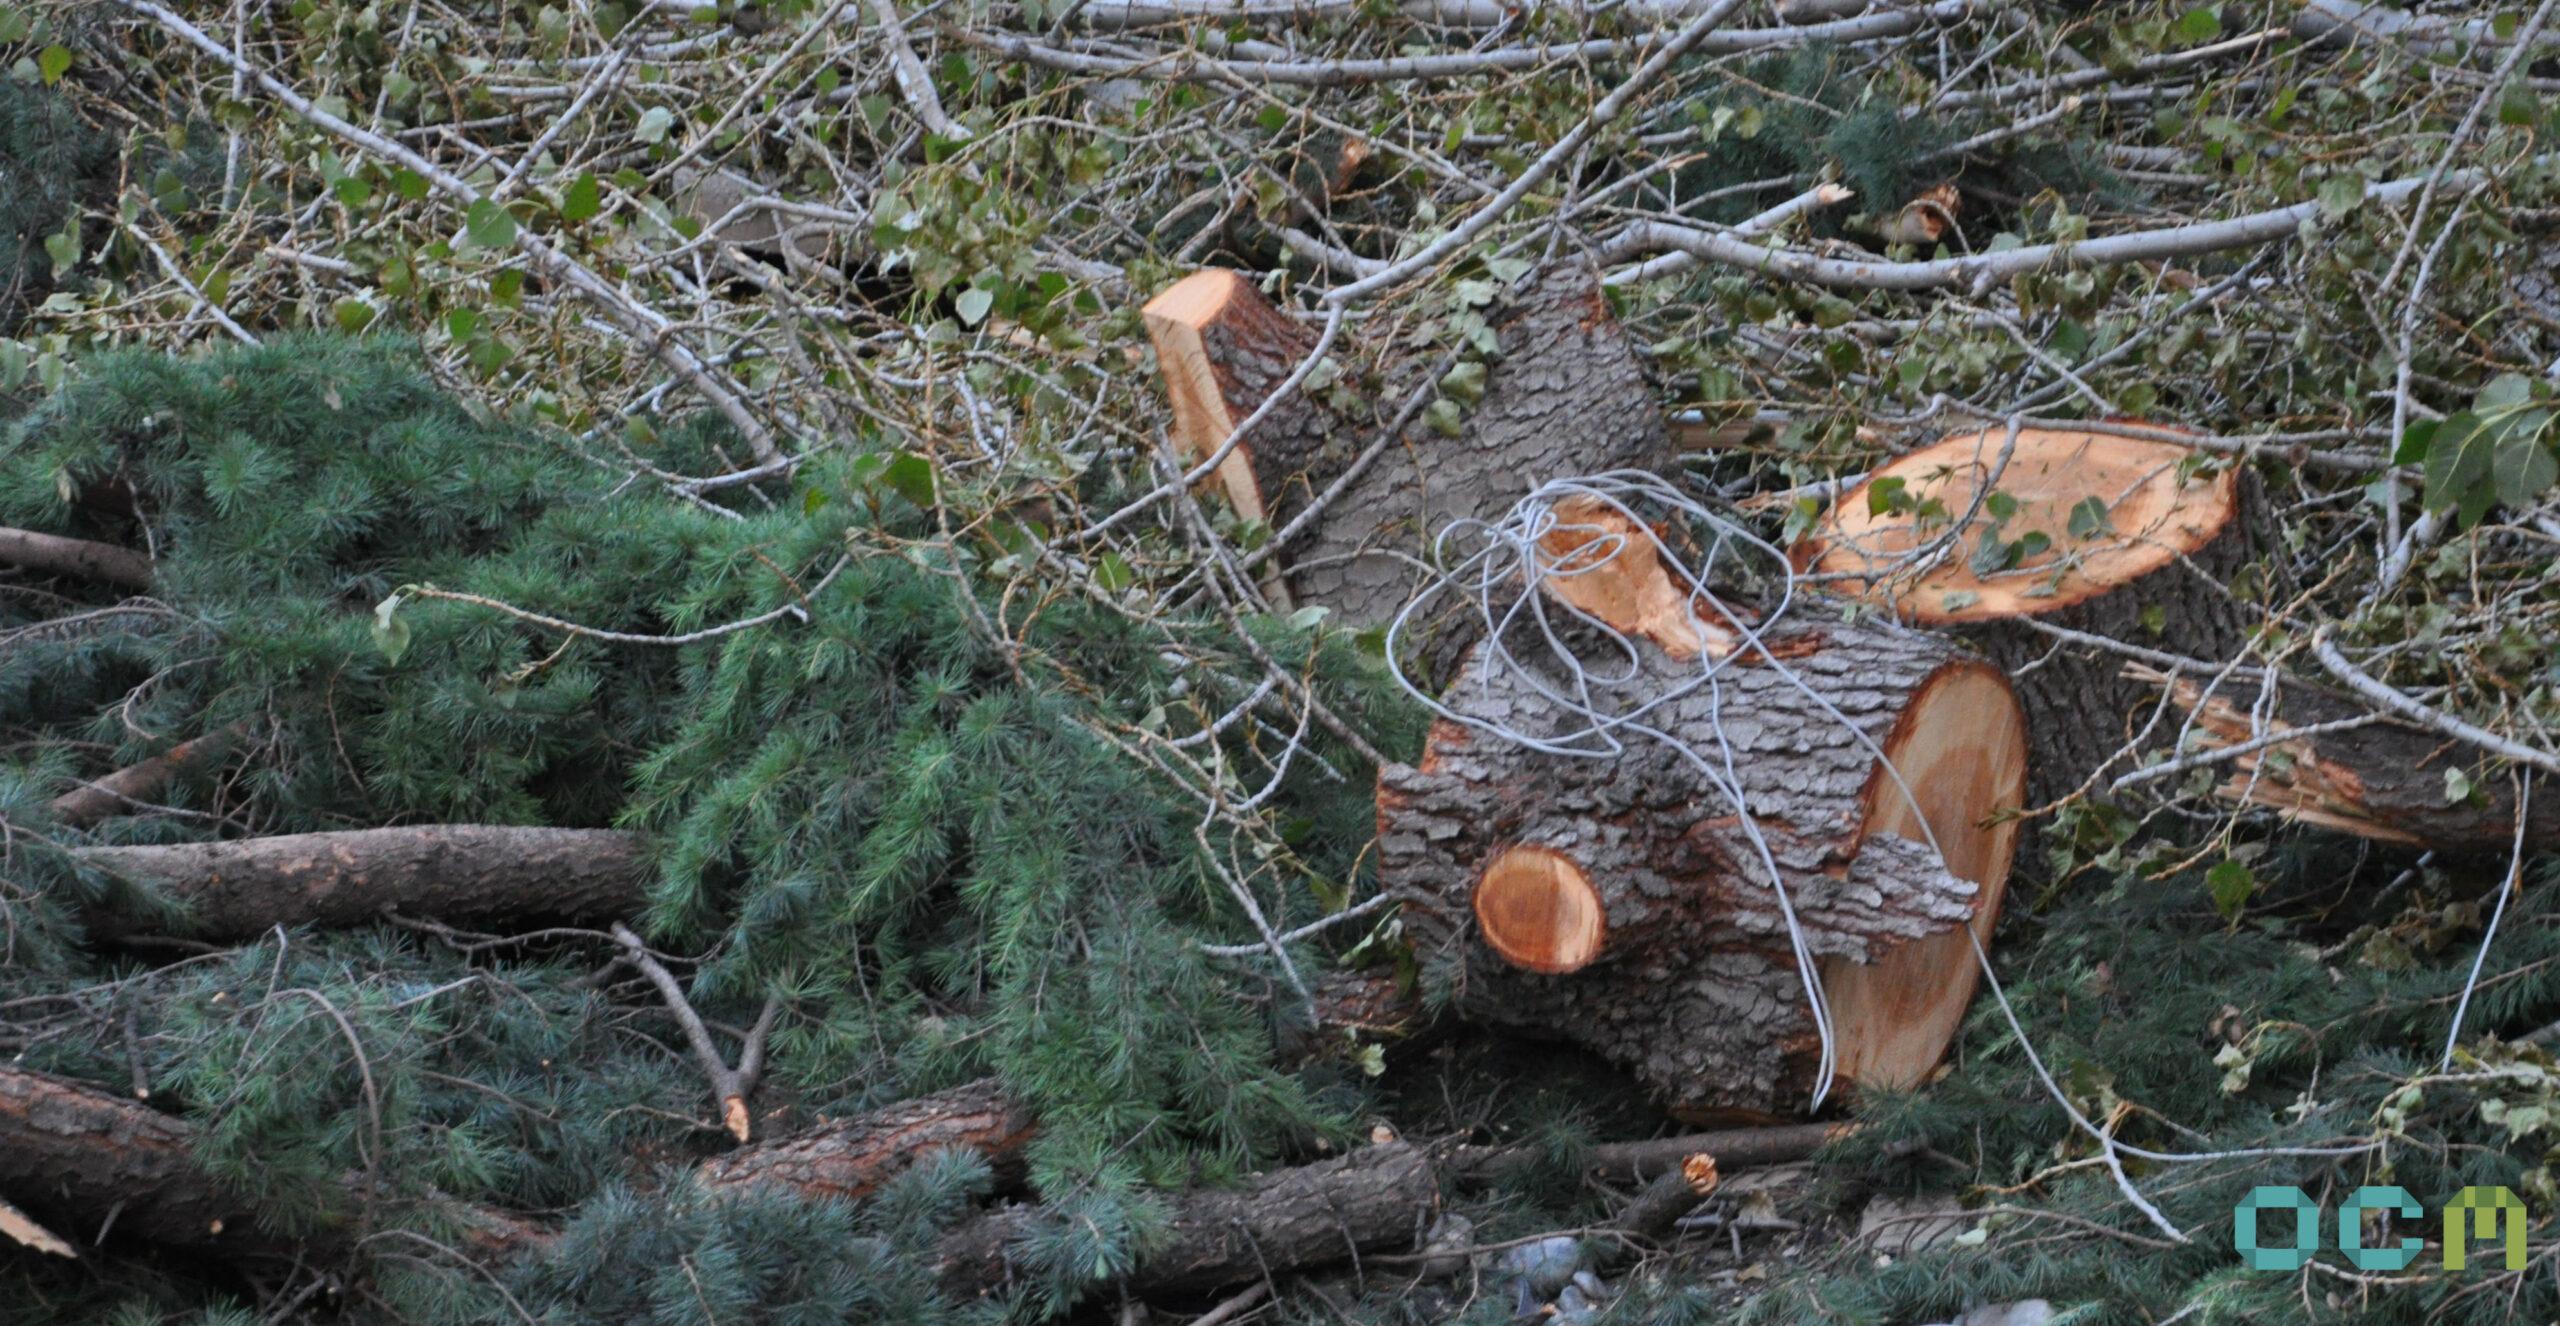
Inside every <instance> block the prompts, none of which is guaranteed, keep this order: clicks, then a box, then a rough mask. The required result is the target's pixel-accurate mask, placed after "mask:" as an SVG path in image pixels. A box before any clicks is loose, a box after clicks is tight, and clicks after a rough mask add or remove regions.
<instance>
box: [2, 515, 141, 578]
mask: <svg viewBox="0 0 2560 1326" xmlns="http://www.w3.org/2000/svg"><path fill="white" fill-rule="evenodd" d="M0 565H6V566H16V567H23V568H25V569H26V570H29V571H39V572H42V573H44V574H46V575H57V576H71V577H73V578H75V579H80V580H95V581H98V582H100V583H102V584H109V585H121V586H123V587H124V588H126V589H149V588H151V559H150V558H148V557H145V556H143V555H142V554H141V553H138V552H135V551H134V550H133V549H131V548H125V547H120V546H118V545H116V544H112V543H99V542H97V541H95V540H92V539H71V538H65V537H63V536H62V535H59V534H39V533H37V532H36V531H34V530H26V529H5V528H0Z"/></svg>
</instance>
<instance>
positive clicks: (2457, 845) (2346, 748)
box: [2168, 677, 2560, 857]
mask: <svg viewBox="0 0 2560 1326" xmlns="http://www.w3.org/2000/svg"><path fill="white" fill-rule="evenodd" d="M2168 699H2169V702H2170V703H2171V704H2173V705H2175V706H2176V707H2177V710H2178V711H2179V712H2178V713H2177V714H2176V715H2173V717H2176V718H2188V717H2191V718H2192V719H2193V724H2194V725H2193V733H2194V735H2193V736H2192V737H2191V738H2190V739H2189V740H2190V742H2191V744H2192V745H2193V747H2194V748H2196V749H2207V748H2213V747H2227V746H2237V745H2241V744H2243V743H2248V742H2253V741H2257V740H2260V739H2261V738H2262V737H2266V736H2279V735H2283V734H2285V733H2288V732H2290V733H2292V734H2293V735H2291V736H2289V737H2287V738H2286V739H2285V740H2282V741H2279V742H2276V743H2275V744H2273V745H2270V746H2265V747H2261V748H2259V749H2256V750H2252V751H2248V752H2244V753H2242V754H2240V755H2235V756H2233V757H2231V758H2230V760H2229V761H2228V762H2226V763H2224V764H2222V765H2221V766H2219V767H2220V770H2221V772H2222V777H2221V778H2220V779H2219V780H2218V781H2217V782H2216V784H2215V786H2214V792H2215V794H2216V795H2217V796H2219V797H2221V798H2222V799H2223V800H2225V801H2229V802H2232V803H2234V804H2249V805H2259V806H2266V807H2269V808H2272V809H2275V810H2278V811H2282V812H2283V813H2284V814H2285V815H2286V816H2287V817H2289V818H2291V819H2295V820H2298V821H2300V822H2302V823H2305V824H2312V825H2317V826H2319V827H2321V828H2325V829H2336V830H2339V831H2342V832H2345V833H2352V834H2355V835H2357V836H2359V837H2364V838H2370V839H2373V840H2375V841H2377V842H2387V843H2400V844H2405V845H2408V846H2413V847H2427V848H2432V849H2434V850H2436V851H2440V852H2449V853H2453V854H2456V855H2469V856H2497V857H2503V856H2506V855H2507V854H2508V853H2509V852H2511V851H2513V850H2514V848H2515V845H2516V834H2517V824H2516V812H2517V795H2516V793H2517V785H2516V783H2515V781H2514V778H2513V777H2511V776H2510V775H2509V774H2508V773H2507V772H2505V771H2500V770H2495V769H2492V768H2490V767H2488V766H2489V765H2490V764H2493V763H2494V761H2492V760H2490V759H2489V758H2488V757H2486V756H2484V755H2482V754H2481V752H2479V751H2478V750H2476V749H2474V748H2472V747H2470V746H2468V745H2465V744H2463V743H2461V742H2458V741H2454V740H2452V739H2451V738H2448V737H2444V736H2441V735H2438V734H2437V733H2433V732H2428V731H2425V730H2423V729H2420V728H2415V727H2411V726H2408V725H2406V724H2403V723H2399V722H2396V721H2393V720H2390V719H2382V720H2378V721H2375V722H2371V723H2367V724H2365V725H2363V726H2361V727H2348V728H2340V729H2334V730H2331V731H2326V732H2321V731H2311V732H2305V731H2303V729H2306V728H2315V727H2317V726H2319V725H2321V724H2326V723H2337V722H2342V721H2344V720H2348V719H2353V718H2358V717H2362V716H2370V714H2371V712H2372V711H2371V710H2370V709H2369V708H2368V707H2367V706H2365V705H2362V704H2359V703H2357V702H2355V701H2353V700H2348V699H2344V698H2341V697H2339V696H2337V695H2333V694H2331V693H2330V692H2329V691H2327V690H2325V689H2322V688H2320V687H2317V686H2313V685H2309V684H2307V683H2304V682H2300V681H2292V680H2286V681H2283V682H2281V683H2279V684H2278V687H2277V691H2276V695H2275V699H2274V703H2273V705H2272V707H2271V708H2270V709H2269V710H2268V711H2267V712H2266V714H2265V717H2264V718H2263V720H2260V719H2255V718H2253V717H2252V711H2253V710H2255V709H2257V708H2258V705H2259V701H2260V691H2259V688H2258V686H2257V685H2256V684H2255V683H2227V684H2225V685H2224V686H2223V687H2222V688H2220V689H2219V690H2218V691H2215V692H2213V693H2210V694H2208V693H2207V692H2206V690H2205V688H2204V686H2203V685H2202V684H2200V683H2198V682H2197V681H2195V680H2193V679H2191V678H2185V677H2181V678H2178V679H2176V680H2174V681H2172V682H2170V683H2169V684H2168ZM2457 771H2458V772H2459V774H2460V777H2459V778H2458V779H2454V778H2448V777H2447V775H2448V774H2449V773H2454V772H2457ZM2520 772H2521V773H2522V776H2523V777H2525V778H2526V779H2528V780H2529V781H2530V782H2531V784H2532V795H2531V797H2530V798H2528V800H2529V803H2530V808H2529V810H2528V811H2527V814H2526V820H2525V823H2524V825H2523V835H2524V850H2525V851H2526V852H2527V853H2539V852H2548V851H2552V850H2554V849H2560V784H2555V783H2554V781H2553V780H2552V779H2550V778H2547V777H2545V776H2543V775H2541V774H2537V773H2533V772H2531V771H2520ZM2464 784H2467V785H2468V791H2467V792H2466V793H2465V794H2464V795H2462V796H2459V797H2456V796H2451V795H2448V792H2449V789H2453V788H2457V787H2460V786H2462V785H2464Z"/></svg>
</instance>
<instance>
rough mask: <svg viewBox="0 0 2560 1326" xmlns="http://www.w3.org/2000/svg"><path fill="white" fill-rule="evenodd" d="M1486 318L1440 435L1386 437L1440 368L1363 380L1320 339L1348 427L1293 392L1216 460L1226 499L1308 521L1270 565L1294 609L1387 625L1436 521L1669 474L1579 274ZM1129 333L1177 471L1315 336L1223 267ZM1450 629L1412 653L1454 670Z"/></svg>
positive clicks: (1603, 308) (1266, 519) (1617, 343)
mask: <svg viewBox="0 0 2560 1326" xmlns="http://www.w3.org/2000/svg"><path fill="white" fill-rule="evenodd" d="M1486 316H1487V321H1488V322H1489V323H1490V325H1491V327H1492V329H1493V332H1494V335H1495V336H1496V337H1497V338H1498V343H1499V347H1500V352H1499V354H1497V355H1495V356H1492V357H1491V363H1490V364H1489V365H1488V367H1487V371H1486V374H1485V377H1484V379H1483V393H1484V394H1483V396H1482V398H1481V399H1479V400H1478V401H1477V402H1476V403H1475V404H1474V405H1473V406H1472V407H1469V408H1468V409H1467V410H1466V412H1465V417H1464V422H1463V424H1462V425H1461V427H1460V431H1459V434H1458V436H1456V437H1445V436H1442V435H1441V434H1439V433H1437V432H1434V431H1432V430H1431V429H1430V428H1429V427H1427V426H1425V425H1423V424H1422V423H1420V422H1419V420H1420V418H1421V414H1422V412H1421V411H1418V410H1416V411H1413V412H1412V414H1413V420H1412V421H1410V422H1408V423H1407V425H1406V427H1405V429H1404V431H1403V432H1402V433H1401V434H1400V435H1398V436H1395V437H1392V438H1389V437H1387V435H1386V430H1387V427H1388V425H1390V424H1391V423H1393V422H1394V421H1395V420H1396V419H1397V418H1398V417H1399V416H1400V415H1402V414H1404V413H1405V409H1406V406H1407V404H1408V403H1409V402H1410V401H1411V400H1412V399H1413V398H1414V396H1415V393H1416V392H1417V391H1422V392H1428V391H1430V390H1432V389H1433V385H1432V383H1431V382H1430V381H1428V380H1427V379H1428V377H1429V375H1430V373H1431V372H1432V371H1433V370H1434V369H1435V368H1437V367H1438V366H1439V362H1440V356H1438V355H1435V354H1430V353H1419V352H1389V353H1387V354H1385V355H1384V358H1385V360H1386V363H1385V365H1384V366H1383V367H1382V368H1379V369H1377V370H1376V371H1375V372H1373V373H1372V372H1364V371H1362V370H1359V369H1357V368H1355V367H1350V366H1353V365H1357V364H1360V363H1361V362H1363V361H1364V360H1365V359H1366V358H1368V356H1364V355H1361V354H1358V353H1356V352H1354V351H1351V350H1348V349H1345V348H1344V347H1343V344H1342V342H1339V341H1338V342H1337V344H1336V348H1335V350H1334V351H1333V353H1332V355H1331V358H1333V360H1334V361H1335V362H1336V363H1337V364H1339V365H1344V366H1346V367H1344V368H1343V370H1342V374H1341V385H1347V386H1349V387H1352V388H1354V389H1355V390H1356V394H1357V396H1358V398H1359V399H1360V400H1362V401H1364V402H1367V404H1366V405H1365V406H1364V407H1363V408H1362V409H1360V410H1359V411H1357V412H1356V417H1354V416H1353V415H1346V414H1343V413H1338V412H1337V411H1336V410H1335V409H1334V408H1333V407H1332V406H1330V405H1329V404H1326V403H1325V402H1326V401H1329V400H1332V399H1335V393H1333V392H1330V391H1327V392H1314V393H1310V392H1308V391H1305V390H1300V391H1297V392H1294V393H1292V394H1291V396H1290V398H1289V399H1287V400H1285V401H1283V402H1281V403H1280V404H1278V405H1276V406H1274V407H1273V408H1272V410H1271V412H1270V413H1269V414H1268V415H1267V416H1265V417H1264V418H1263V420H1262V422H1261V423H1259V424H1257V425H1255V427H1254V428H1253V429H1252V431H1251V432H1250V434H1249V435H1247V436H1246V437H1245V439H1244V440H1243V442H1242V444H1241V445H1239V446H1237V447H1236V448H1235V449H1234V451H1233V452H1231V453H1230V454H1228V456H1227V458H1226V459H1225V461H1223V462H1222V463H1221V464H1220V466H1219V467H1218V469H1217V471H1216V472H1215V475H1214V476H1213V477H1214V479H1215V481H1216V485H1217V486H1218V487H1219V488H1220V489H1222V490H1223V491H1224V492H1225V493H1226V496H1227V500H1228V501H1229V502H1230V503H1231V504H1233V506H1234V507H1235V509H1236V511H1237V512H1238V513H1239V514H1241V515H1243V516H1244V517H1246V518H1247V519H1250V520H1257V521H1261V522H1263V523H1264V524H1265V525H1267V526H1268V527H1269V528H1270V529H1271V530H1273V531H1274V532H1275V534H1277V533H1280V532H1286V531H1287V530H1288V529H1289V528H1290V527H1291V525H1292V523H1293V522H1295V521H1297V520H1298V519H1299V518H1300V517H1301V516H1303V515H1305V514H1306V513H1307V512H1308V511H1310V510H1311V509H1314V510H1315V511H1316V514H1315V516H1314V517H1313V518H1312V519H1311V520H1309V521H1308V522H1307V525H1306V527H1305V528H1304V529H1303V530H1301V531H1299V532H1298V533H1297V534H1296V535H1294V536H1293V537H1292V538H1291V539H1290V540H1289V541H1288V542H1287V543H1286V545H1285V546H1283V547H1282V548H1281V549H1280V550H1279V551H1278V553H1277V554H1276V556H1277V559H1278V560H1279V561H1280V562H1281V563H1282V564H1283V565H1284V567H1285V569H1286V591H1287V594H1288V596H1289V597H1290V598H1291V600H1292V601H1293V602H1294V603H1296V604H1299V605H1317V606H1322V607H1326V608H1330V609H1332V610H1333V611H1334V613H1335V614H1336V617H1337V620H1340V621H1344V622H1348V623H1351V624H1354V625H1361V626H1374V625H1378V624H1381V623H1384V622H1387V621H1389V620H1391V619H1392V618H1394V617H1395V615H1396V614H1397V612H1398V611H1399V610H1401V609H1402V608H1403V607H1404V606H1405V604H1406V603H1407V602H1408V601H1410V600H1411V599H1412V598H1413V597H1414V595H1415V592H1416V591H1417V590H1418V589H1420V588H1421V586H1422V585H1423V584H1424V582H1425V581H1426V580H1427V579H1428V576H1429V571H1428V566H1427V561H1428V557H1427V553H1428V550H1429V548H1430V546H1431V542H1432V540H1433V539H1434V537H1436V536H1437V535H1438V534H1439V533H1440V532H1441V531H1442V530H1443V529H1444V528H1446V527H1447V526H1448V525H1449V523H1450V522H1452V521H1455V520H1466V519H1474V520H1488V521H1489V520H1495V519H1498V518H1500V517H1501V516H1502V515H1503V514H1504V513H1505V512H1506V511H1508V510H1509V509H1510V508H1511V506H1512V504H1513V503H1515V502H1517V501H1518V500H1519V499H1520V498H1521V497H1523V496H1525V495H1526V494H1527V493H1528V492H1529V491H1530V490H1531V489H1532V488H1534V487H1536V486H1537V485H1539V484H1541V483H1544V482H1546V481H1549V480H1553V479H1559V478H1566V477H1570V476H1574V475H1586V474H1599V473H1602V472H1605V471H1609V470H1616V469H1645V470H1656V471H1661V472H1665V473H1668V472H1671V471H1672V470H1673V468H1674V467H1675V466H1676V464H1677V459H1678V458H1677V454H1676V452H1675V451H1674V450H1673V448H1672V446H1671V441H1670V437H1669V435H1668V434H1667V432H1666V431H1665V430H1664V427H1663V422H1662V417H1661V413H1660V411H1659V410H1657V409H1656V408H1655V405H1654V394H1653V390H1652V388H1651V387H1650V386H1648V385H1647V384H1646V382H1645V380H1644V375H1643V372H1642V370H1641V368H1640V367H1639V365H1638V364H1637V362H1636V357H1635V353H1634V350H1633V347H1632V346H1630V344H1629V343H1628V340H1627V335H1626V332H1625V331H1624V329H1622V328H1621V327H1620V326H1619V325H1618V322H1617V319H1616V318H1615V317H1614V316H1612V315H1611V313H1610V312H1609V306H1608V302H1607V301H1606V299H1604V298H1603V297H1602V295H1601V292H1600V284H1599V279H1598V276H1597V274H1596V273H1594V272H1592V271H1591V270H1590V269H1588V268H1584V267H1577V266H1572V265H1558V266H1555V267H1551V268H1549V269H1548V270H1547V271H1546V272H1545V273H1543V274H1541V275H1540V276H1538V277H1536V278H1534V279H1533V280H1532V281H1530V282H1529V283H1528V284H1527V285H1526V286H1525V287H1524V288H1523V289H1521V290H1520V291H1518V292H1516V293H1514V294H1513V295H1512V296H1510V297H1509V298H1508V299H1507V300H1506V301H1505V302H1503V303H1502V304H1501V305H1500V306H1499V307H1494V308H1489V309H1487V310H1486ZM1146 322H1147V329H1148V332H1149V333H1150V334H1151V335H1152V336H1153V337H1154V340H1155V345H1156V355H1157V360H1158V362H1159V364H1160V365H1161V367H1162V369H1163V372H1164V377H1165V383H1166V388H1167V391H1168V392H1169V394H1170V395H1171V397H1172V400H1173V413H1174V433H1175V436H1176V437H1177V438H1178V439H1179V441H1180V442H1181V444H1182V445H1183V447H1184V448H1185V450H1186V451H1187V452H1188V454H1189V455H1190V457H1191V460H1192V463H1194V464H1197V463H1199V461H1201V460H1202V459H1205V458H1206V457H1208V456H1210V455H1213V454H1216V453H1217V452H1218V451H1219V449H1220V448H1221V447H1223V446H1224V445H1225V444H1226V441H1227V439H1228V437H1229V436H1231V435H1232V434H1233V433H1234V431H1235V429H1236V427H1237V426H1238V425H1239V424H1242V423H1243V422H1244V421H1245V420H1246V419H1248V418H1250V417H1251V416H1252V414H1253V412H1254V411H1255V409H1256V408H1258V407H1260V406H1261V405H1262V404H1263V402H1264V401H1265V400H1266V399H1268V398H1269V396H1270V395H1271V393H1272V391H1273V390H1274V389H1275V388H1277V387H1278V386H1279V385H1280V383H1281V382H1282V381H1283V380H1285V379H1286V378H1287V377H1288V376H1289V374H1290V372H1291V371H1292V370H1293V369H1294V368H1295V367H1296V366H1297V364H1298V362H1299V361H1300V360H1301V359H1303V358H1304V357H1305V356H1306V354H1307V353H1308V352H1309V351H1311V350H1312V349H1313V348H1314V346H1315V343H1316V339H1317V338H1316V335H1315V333H1313V332H1312V331H1310V330H1309V329H1307V328H1306V327H1304V326H1302V325H1300V324H1299V323H1297V322H1295V321H1293V320H1292V319H1290V318H1289V317H1288V316H1287V315H1286V314H1283V313H1282V312H1280V310H1278V309H1277V308H1274V307H1273V306H1272V305H1271V303H1270V301H1269V300H1266V299H1264V298H1263V296H1262V295H1261V293H1260V292H1259V291H1257V290H1256V289H1254V287H1253V285H1252V283H1250V282H1249V281H1247V280H1246V279H1245V278H1244V277H1242V276H1240V275H1237V274H1236V273H1234V272H1226V271H1204V272H1201V273H1199V274H1197V275H1194V276H1192V277H1189V278H1188V279H1186V280H1184V281H1182V282H1180V283H1179V284H1176V285H1175V286H1173V287H1172V288H1171V289H1169V290H1167V291H1165V292H1164V293H1163V294H1161V295H1159V296H1157V297H1156V298H1155V299H1154V300H1153V301H1152V302H1150V303H1149V304H1148V305H1147V307H1146ZM1346 474H1348V475H1351V476H1352V477H1351V478H1350V479H1349V480H1348V481H1347V482H1344V486H1343V487H1342V490H1341V491H1340V492H1339V493H1338V494H1335V495H1333V496H1332V497H1331V498H1330V500H1326V495H1327V493H1328V492H1329V490H1331V489H1332V488H1333V486H1334V485H1335V484H1336V483H1337V482H1342V481H1344V476H1345V475H1346ZM1319 503H1321V504H1322V505H1321V506H1320V507H1319V505H1318V504H1319ZM1464 630H1465V627H1464V625H1463V623H1462V622H1461V621H1460V620H1459V619H1457V618H1455V617H1452V618H1450V619H1448V620H1446V621H1441V622H1436V623H1427V624H1425V630H1424V631H1423V635H1424V636H1425V637H1426V638H1425V639H1424V640H1423V642H1422V648H1423V649H1424V650H1425V652H1426V653H1427V654H1429V655H1431V656H1433V657H1437V658H1441V659H1449V658H1454V657H1455V656H1456V654H1457V653H1458V652H1459V650H1460V649H1462V648H1463V646H1464V644H1465V643H1466V642H1465V640H1464V639H1463V638H1461V639H1454V640H1453V639H1449V638H1446V634H1447V633H1448V632H1453V631H1454V632H1461V633H1463V631H1464ZM1435 633H1436V634H1435Z"/></svg>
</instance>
